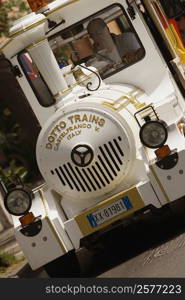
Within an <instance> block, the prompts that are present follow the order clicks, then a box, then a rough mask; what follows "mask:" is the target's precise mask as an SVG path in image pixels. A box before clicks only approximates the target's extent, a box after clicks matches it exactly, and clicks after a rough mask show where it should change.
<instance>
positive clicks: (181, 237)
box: [18, 201, 185, 278]
mask: <svg viewBox="0 0 185 300" xmlns="http://www.w3.org/2000/svg"><path fill="white" fill-rule="evenodd" d="M172 208H173V213H172V212H169V211H165V212H164V213H163V215H152V214H151V213H149V214H146V215H144V216H142V217H141V216H140V217H136V218H135V220H134V221H133V222H132V223H131V224H130V225H128V226H127V227H126V228H119V229H117V230H114V231H112V232H111V233H110V234H109V235H108V236H107V237H106V239H105V241H104V247H103V248H102V249H101V250H99V251H97V252H96V253H92V252H89V251H87V250H85V249H82V250H81V251H79V253H78V259H79V262H80V265H81V270H82V272H81V277H104V278H105V277H107V278H108V277H111V278H115V277H121V278H134V277H137V278H142V277H147V278H148V277H154V278H156V277H157V278H158V277H182V278H185V201H179V202H178V203H175V204H173V206H172ZM18 277H20V278H21V277H22V278H23V277H24V278H25V277H26V278H28V277H32V278H33V277H34V278H39V277H40V278H46V277H48V276H47V274H46V272H45V271H44V270H43V269H42V268H41V269H39V270H38V271H36V272H33V271H31V269H30V268H29V266H28V265H27V266H26V267H25V268H24V269H23V270H22V271H21V272H19V274H18Z"/></svg>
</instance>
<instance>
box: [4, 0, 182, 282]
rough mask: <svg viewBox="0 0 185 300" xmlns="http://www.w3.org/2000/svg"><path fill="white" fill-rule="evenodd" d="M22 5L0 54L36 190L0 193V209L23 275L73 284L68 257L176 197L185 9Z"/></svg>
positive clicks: (32, 0) (72, 260) (148, 2)
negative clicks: (31, 139)
mask: <svg viewBox="0 0 185 300" xmlns="http://www.w3.org/2000/svg"><path fill="white" fill-rule="evenodd" d="M28 2H29V4H30V7H31V8H32V11H33V12H32V13H30V14H28V15H26V16H24V17H22V18H21V19H19V20H17V21H15V23H14V25H13V26H12V28H11V29H10V35H9V38H8V39H7V40H6V41H5V42H3V43H2V44H1V45H0V50H1V53H2V55H4V56H5V58H6V59H7V60H8V61H9V63H10V64H11V66H12V70H13V71H14V75H15V76H16V79H17V82H18V84H19V87H20V88H21V90H22V92H23V93H24V95H25V99H26V100H27V103H28V104H29V107H30V108H31V109H32V111H33V113H34V115H35V118H36V119H37V121H38V123H39V125H40V127H41V131H40V133H39V136H38V140H37V145H36V158H37V163H38V167H39V169H40V172H41V174H42V176H43V179H44V182H45V183H44V184H42V185H40V186H38V187H36V188H34V189H30V188H29V187H27V186H25V185H24V184H21V183H18V184H17V185H15V186H13V187H12V186H11V187H9V188H6V187H4V190H5V199H4V204H5V207H6V209H7V210H8V212H9V213H10V214H12V217H13V223H14V228H15V235H16V238H17V240H18V242H19V244H20V246H21V249H22V251H23V253H24V254H25V256H26V258H27V260H28V262H29V264H30V265H31V267H32V269H33V270H36V269H38V268H40V267H42V266H44V267H45V269H46V270H47V272H48V274H49V275H50V276H55V277H60V276H61V277H65V276H66V277H70V276H73V277H75V276H78V274H77V270H78V260H77V252H78V251H79V249H81V248H82V247H88V248H89V249H91V247H92V248H93V247H94V245H96V243H99V242H100V241H101V239H102V237H103V235H104V234H106V233H108V232H110V231H111V230H112V229H113V228H117V227H118V228H119V226H121V225H122V224H124V222H126V221H127V220H128V219H129V218H132V217H133V216H134V215H135V214H139V213H141V214H142V213H144V212H146V211H148V210H151V211H158V210H159V209H160V208H161V207H164V206H167V205H169V204H170V203H171V202H173V201H176V200H178V199H181V198H182V199H183V198H184V197H185V184H184V182H185V140H184V133H185V99H184V97H185V75H184V70H185V48H184V43H185V37H184V35H183V34H185V27H184V29H183V18H184V15H185V6H184V3H183V1H174V0H173V1H171V0H166V1H163V0H161V1H158V0H143V1H137V0H135V1H128V0H117V1H116V2H114V1H112V0H101V1H99V0H56V1H53V2H51V3H46V2H44V0H39V1H37V0H29V1H28ZM20 110H21V106H20ZM26 117H27V116H26V115H25V118H26ZM30 122H32V120H30ZM31 134H32V132H30V136H31ZM120 238H121V237H120ZM122 238H124V237H122ZM65 264H66V267H64V265H65Z"/></svg>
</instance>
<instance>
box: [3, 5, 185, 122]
mask: <svg viewBox="0 0 185 300" xmlns="http://www.w3.org/2000/svg"><path fill="white" fill-rule="evenodd" d="M46 7H47V9H45V10H43V12H42V14H41V13H38V12H37V14H36V17H34V18H37V20H38V21H37V20H36V21H34V22H35V25H34V26H33V27H34V28H37V23H39V22H43V23H44V25H43V26H44V32H45V33H44V35H43V36H42V37H41V38H40V40H39V41H36V40H35V41H33V42H32V43H31V42H30V41H29V40H28V39H26V38H25V39H24V42H22V37H23V35H22V36H21V30H22V29H20V27H21V28H22V25H21V26H19V27H18V26H17V25H15V26H14V27H13V28H12V29H11V31H10V40H8V41H7V42H5V43H4V44H3V45H2V47H1V50H2V52H3V53H4V54H5V56H6V57H7V58H8V59H10V61H11V62H12V64H13V65H14V66H18V67H19V69H20V72H21V76H19V77H17V80H18V82H19V84H20V86H21V87H22V89H23V91H24V93H25V95H26V97H27V99H28V101H29V104H30V105H31V107H32V109H33V111H34V113H35V115H36V117H37V119H38V120H39V122H40V124H41V126H42V125H43V124H44V123H45V121H46V120H47V119H48V117H49V116H50V115H51V114H53V112H54V111H55V109H56V107H55V104H56V102H57V101H58V95H60V96H61V95H62V97H63V96H65V94H66V91H67V90H68V92H70V91H71V90H72V88H73V87H74V86H75V85H76V84H78V83H79V79H80V75H79V73H78V72H76V73H75V72H73V75H74V76H73V77H71V76H70V72H71V71H73V69H74V67H75V66H76V65H79V64H85V65H86V66H87V67H89V66H91V67H92V68H93V67H94V68H95V69H96V70H97V71H98V72H99V74H100V76H101V78H102V79H104V80H105V82H107V83H127V84H131V85H134V86H135V87H139V88H140V89H142V90H144V91H145V92H146V93H147V94H148V95H149V96H150V97H151V101H156V100H157V99H158V98H159V94H160V99H161V98H163V99H164V98H166V97H167V96H168V95H170V94H171V93H173V92H174V89H176V88H175V86H176V85H175V86H174V85H173V84H172V82H173V81H174V80H173V78H170V77H171V74H170V72H169V69H168V67H167V65H166V63H165V60H164V59H163V57H162V54H161V53H160V50H159V49H158V47H157V45H156V43H155V41H154V39H153V37H152V35H151V33H150V31H149V29H148V27H147V26H146V24H145V22H144V20H143V17H142V14H141V12H140V11H139V9H138V8H137V5H136V4H135V3H134V4H133V5H132V10H133V11H132V13H131V10H129V9H128V8H129V7H128V3H127V1H122V0H121V1H117V2H116V3H112V1H110V0H106V1H96V5H95V1H93V0H88V4H87V1H86V0H80V1H62V3H61V1H60V5H59V1H54V2H53V3H51V4H49V5H47V6H46ZM82 11H84V12H85V13H84V18H83V17H82ZM128 12H129V13H128ZM32 14H33V13H32ZM43 15H44V17H45V19H44V17H43ZM39 18H40V19H39ZM30 19H31V17H30ZM25 20H26V19H25ZM28 21H29V20H28ZM28 21H27V20H26V21H24V18H23V21H22V22H23V23H24V22H25V23H26V22H28ZM29 22H30V21H29ZM24 27H25V28H26V27H28V29H24V32H28V33H29V32H31V30H30V28H31V27H32V25H30V24H29V25H26V26H24ZM34 28H33V30H34ZM24 34H25V33H24ZM20 36H21V37H20ZM35 38H36V37H35ZM45 38H47V39H48V42H49V45H50V47H51V49H52V55H53V54H54V56H55V58H56V61H57V64H58V66H59V68H60V70H61V73H62V75H63V76H64V78H65V81H66V83H67V85H65V88H61V89H59V88H58V89H57V90H56V91H55V92H54V91H53V88H52V87H51V85H50V84H48V82H47V81H48V79H46V76H45V75H44V74H43V71H41V69H39V66H38V64H37V63H36V62H35V61H34V59H33V51H32V50H33V48H34V49H36V47H35V46H34V45H36V44H37V43H39V44H41V41H42V40H43V39H45ZM47 65H48V69H49V68H50V67H49V61H48V64H47ZM51 76H52V75H51ZM74 77H75V78H74ZM166 84H167V85H168V88H166ZM63 92H64V93H63ZM177 93H178V95H179V101H180V102H181V103H182V105H184V101H182V97H181V94H180V93H179V92H178V91H177ZM160 101H161V100H160Z"/></svg>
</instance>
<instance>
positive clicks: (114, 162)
mask: <svg viewBox="0 0 185 300" xmlns="http://www.w3.org/2000/svg"><path fill="white" fill-rule="evenodd" d="M104 147H105V149H106V151H107V153H108V154H109V156H110V158H111V160H112V162H113V164H114V165H115V167H116V169H117V170H118V171H120V168H119V166H118V164H117V162H116V161H115V159H114V157H113V156H112V153H111V152H110V150H109V148H108V146H107V145H106V144H104ZM116 175H117V174H116Z"/></svg>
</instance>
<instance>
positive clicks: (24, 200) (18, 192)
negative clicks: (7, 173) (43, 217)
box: [4, 187, 33, 216]
mask: <svg viewBox="0 0 185 300" xmlns="http://www.w3.org/2000/svg"><path fill="white" fill-rule="evenodd" d="M32 199H33V193H32V191H31V190H30V189H28V188H27V187H16V188H14V189H12V190H10V191H9V192H8V193H7V195H6V196H5V199H4V205H5V207H6V209H7V211H8V212H9V213H10V214H12V215H14V216H22V215H25V214H27V213H28V212H29V210H30V208H31V205H32Z"/></svg>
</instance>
